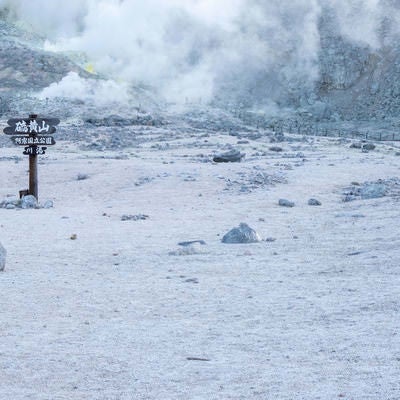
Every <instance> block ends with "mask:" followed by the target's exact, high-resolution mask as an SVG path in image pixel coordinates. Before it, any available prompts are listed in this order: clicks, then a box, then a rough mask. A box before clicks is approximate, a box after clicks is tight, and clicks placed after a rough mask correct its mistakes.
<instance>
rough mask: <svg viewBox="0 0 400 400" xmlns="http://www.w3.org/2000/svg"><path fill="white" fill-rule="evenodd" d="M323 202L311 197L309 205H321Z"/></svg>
mask: <svg viewBox="0 0 400 400" xmlns="http://www.w3.org/2000/svg"><path fill="white" fill-rule="evenodd" d="M321 204H322V203H321V202H320V201H319V200H317V199H310V200H308V205H309V206H320V205H321Z"/></svg>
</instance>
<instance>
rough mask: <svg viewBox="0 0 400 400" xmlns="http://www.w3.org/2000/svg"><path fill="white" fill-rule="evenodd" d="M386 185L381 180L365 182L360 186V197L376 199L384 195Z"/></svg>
mask: <svg viewBox="0 0 400 400" xmlns="http://www.w3.org/2000/svg"><path fill="white" fill-rule="evenodd" d="M386 190H387V187H386V185H385V184H384V183H383V182H367V183H364V185H363V186H362V187H361V190H360V195H361V198H362V199H377V198H379V197H384V196H385V195H386Z"/></svg>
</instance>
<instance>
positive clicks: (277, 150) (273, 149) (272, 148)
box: [269, 146, 283, 153]
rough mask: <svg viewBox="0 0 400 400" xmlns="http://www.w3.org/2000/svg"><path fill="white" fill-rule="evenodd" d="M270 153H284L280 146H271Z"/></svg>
mask: <svg viewBox="0 0 400 400" xmlns="http://www.w3.org/2000/svg"><path fill="white" fill-rule="evenodd" d="M269 151H275V152H276V153H280V152H281V151H283V149H282V147H279V146H271V147H270V148H269Z"/></svg>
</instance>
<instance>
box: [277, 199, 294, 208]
mask: <svg viewBox="0 0 400 400" xmlns="http://www.w3.org/2000/svg"><path fill="white" fill-rule="evenodd" d="M278 204H279V205H280V206H281V207H294V202H293V201H290V200H287V199H279V202H278Z"/></svg>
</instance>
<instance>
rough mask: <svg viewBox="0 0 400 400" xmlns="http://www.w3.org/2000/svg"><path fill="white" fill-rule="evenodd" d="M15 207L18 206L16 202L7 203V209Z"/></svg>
mask: <svg viewBox="0 0 400 400" xmlns="http://www.w3.org/2000/svg"><path fill="white" fill-rule="evenodd" d="M15 207H16V206H15V204H12V203H8V204H7V205H6V209H7V210H13V209H14V208H15Z"/></svg>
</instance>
